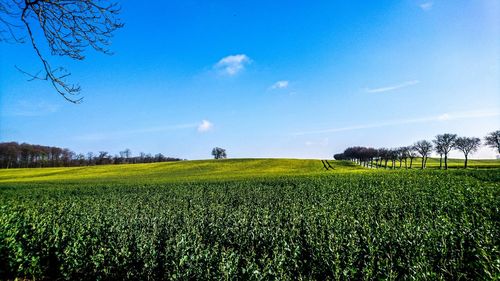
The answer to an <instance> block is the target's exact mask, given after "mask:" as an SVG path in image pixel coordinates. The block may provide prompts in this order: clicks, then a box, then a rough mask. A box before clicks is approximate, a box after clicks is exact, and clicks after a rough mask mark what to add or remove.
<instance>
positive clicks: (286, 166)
mask: <svg viewBox="0 0 500 281" xmlns="http://www.w3.org/2000/svg"><path fill="white" fill-rule="evenodd" d="M330 163H331V164H332V166H333V167H334V168H335V169H334V170H329V171H328V172H327V171H325V170H324V168H323V165H322V164H321V161H320V160H317V159H226V160H195V161H179V162H164V163H149V164H124V165H102V166H84V167H69V168H68V167H61V168H31V169H2V170H0V183H13V182H82V181H84V182H94V183H105V182H124V183H126V182H144V183H157V182H178V181H214V180H243V179H255V178H268V177H282V176H302V175H303V176H306V175H324V174H326V173H346V172H349V173H351V172H356V173H359V172H368V171H373V169H366V168H363V167H361V166H359V165H356V164H354V163H353V162H350V161H330ZM408 164H409V162H408ZM390 165H391V163H390V162H389V163H388V166H389V167H390ZM396 165H397V167H399V163H396ZM448 165H449V167H450V168H461V167H463V160H461V159H450V160H449V164H448ZM403 167H404V163H403ZM419 167H420V159H416V160H415V161H414V163H413V168H419ZM427 167H428V168H436V167H439V159H436V158H430V159H429V160H428V162H427ZM469 167H470V168H472V169H474V168H500V160H469ZM379 170H380V169H379Z"/></svg>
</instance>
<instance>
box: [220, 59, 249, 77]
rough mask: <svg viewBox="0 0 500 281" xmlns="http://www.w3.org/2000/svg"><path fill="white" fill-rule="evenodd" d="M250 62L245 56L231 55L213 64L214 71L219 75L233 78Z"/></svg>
mask: <svg viewBox="0 0 500 281" xmlns="http://www.w3.org/2000/svg"><path fill="white" fill-rule="evenodd" d="M250 62H252V61H251V60H250V58H249V57H248V56H247V55H245V54H239V55H231V56H227V57H224V58H222V59H221V60H220V61H219V62H217V63H216V64H215V66H214V67H215V69H217V70H218V71H219V72H220V73H222V74H226V75H229V76H233V75H236V74H238V73H239V72H241V71H242V70H243V69H245V65H247V64H249V63H250Z"/></svg>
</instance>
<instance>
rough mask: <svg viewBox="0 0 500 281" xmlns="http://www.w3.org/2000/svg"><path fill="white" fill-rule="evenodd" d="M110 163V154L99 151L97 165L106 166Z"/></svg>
mask: <svg viewBox="0 0 500 281" xmlns="http://www.w3.org/2000/svg"><path fill="white" fill-rule="evenodd" d="M107 163H108V152H106V151H99V156H97V164H99V165H104V164H107Z"/></svg>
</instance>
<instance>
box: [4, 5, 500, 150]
mask: <svg viewBox="0 0 500 281" xmlns="http://www.w3.org/2000/svg"><path fill="white" fill-rule="evenodd" d="M121 3H122V15H121V18H122V19H123V21H124V23H125V27H124V28H123V29H121V30H119V31H118V32H117V33H116V35H115V37H114V38H113V45H112V46H111V49H112V50H113V51H114V53H115V54H114V55H113V56H106V55H103V54H100V53H96V52H95V51H92V50H89V51H88V52H86V56H87V57H86V59H85V60H84V61H71V60H69V59H64V58H58V57H51V58H50V61H51V63H52V64H53V65H54V66H59V65H60V66H65V67H66V68H68V69H69V70H71V72H72V76H71V78H70V81H75V82H78V83H79V84H80V85H81V86H82V88H83V90H82V95H83V96H84V98H85V99H84V102H83V103H82V104H80V105H74V104H70V103H68V102H66V101H64V100H63V99H62V98H61V97H60V96H59V95H58V94H56V93H55V92H54V90H53V89H52V88H51V87H50V85H49V84H48V83H46V82H27V81H26V79H27V77H25V76H24V75H23V74H21V73H20V72H18V71H17V70H16V69H15V68H14V66H15V65H17V66H19V67H21V68H24V69H26V70H29V71H32V72H36V71H37V70H40V69H41V65H40V63H39V61H38V60H37V58H36V56H35V54H34V52H33V50H32V49H31V48H30V46H29V45H27V44H25V45H8V44H1V45H0V60H1V64H0V110H1V115H0V118H1V119H0V141H19V142H28V143H34V144H45V145H57V146H62V147H68V148H70V149H72V150H74V151H76V152H82V153H86V152H88V151H94V152H97V151H100V150H106V151H109V152H111V153H112V154H115V153H118V152H119V151H120V150H123V149H124V148H130V149H131V150H132V152H133V154H135V155H137V154H138V153H139V152H146V153H157V152H161V153H164V154H165V155H169V156H176V157H182V158H188V159H200V158H210V157H211V156H210V151H211V149H212V147H214V146H220V147H223V148H226V149H227V151H228V156H229V157H298V158H331V156H332V155H333V153H336V152H340V151H342V150H343V149H344V148H345V147H347V146H352V145H366V146H374V147H396V146H401V145H408V144H412V143H413V142H415V141H417V140H420V139H432V138H433V137H434V136H435V135H436V134H439V133H446V132H451V133H457V134H459V135H464V136H477V137H481V138H482V137H483V136H484V135H486V134H487V133H488V132H491V131H494V130H497V129H500V39H499V38H500V4H499V3H500V2H499V1H496V0H477V1H466V0H461V1H416V0H406V1H351V0H349V1H347V0H345V1H314V3H313V2H311V1H189V0H183V1H148V2H147V4H146V2H144V1H121ZM39 38H40V37H39ZM454 155H455V156H460V154H459V153H454ZM473 157H474V158H486V157H495V153H494V150H492V149H487V148H483V149H481V151H480V152H478V153H476V154H475V155H474V156H473Z"/></svg>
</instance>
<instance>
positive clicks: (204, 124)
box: [198, 120, 214, 133]
mask: <svg viewBox="0 0 500 281" xmlns="http://www.w3.org/2000/svg"><path fill="white" fill-rule="evenodd" d="M213 127H214V124H212V123H211V122H210V121H208V120H202V121H201V123H200V124H199V125H198V132H200V133H205V132H208V131H210V130H212V128H213Z"/></svg>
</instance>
